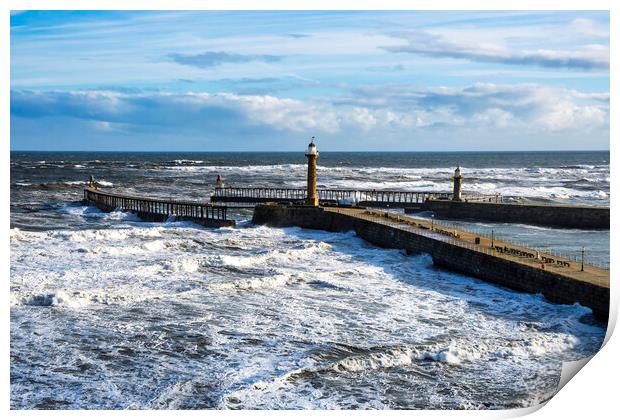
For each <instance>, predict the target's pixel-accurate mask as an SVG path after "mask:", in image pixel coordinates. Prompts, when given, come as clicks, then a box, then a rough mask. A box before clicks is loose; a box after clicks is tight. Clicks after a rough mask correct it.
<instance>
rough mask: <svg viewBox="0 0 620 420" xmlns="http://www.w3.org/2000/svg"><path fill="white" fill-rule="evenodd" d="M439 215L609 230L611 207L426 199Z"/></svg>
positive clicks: (425, 206)
mask: <svg viewBox="0 0 620 420" xmlns="http://www.w3.org/2000/svg"><path fill="white" fill-rule="evenodd" d="M423 209H424V210H426V211H432V212H433V213H435V215H436V216H437V217H439V218H446V219H470V220H486V221H491V222H506V223H525V224H531V225H542V226H553V227H563V228H577V229H609V207H594V206H562V205H551V204H507V203H485V202H463V201H460V202H459V201H451V200H427V201H426V203H424V206H423Z"/></svg>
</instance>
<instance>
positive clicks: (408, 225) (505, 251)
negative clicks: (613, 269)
mask: <svg viewBox="0 0 620 420" xmlns="http://www.w3.org/2000/svg"><path fill="white" fill-rule="evenodd" d="M329 211H333V212H336V213H340V214H348V215H354V216H355V217H358V218H361V219H364V220H368V221H372V222H375V223H380V224H382V225H385V226H389V227H392V228H397V229H401V230H405V231H408V232H411V233H415V234H416V235H421V236H424V237H427V238H431V239H434V240H438V241H442V242H446V243H449V244H451V245H455V246H459V247H463V248H467V249H470V250H473V251H477V252H481V253H484V254H487V255H493V256H498V255H500V254H501V255H502V256H504V257H507V258H514V259H517V260H526V261H528V262H530V263H533V264H540V263H547V264H549V265H551V266H554V267H556V268H571V267H572V268H573V269H577V270H579V268H580V267H581V263H582V262H583V264H584V265H588V266H591V267H594V268H597V269H603V270H608V269H609V265H606V264H602V263H600V262H598V261H595V260H591V259H585V258H584V259H583V260H582V259H581V258H580V256H581V249H580V250H579V251H578V254H568V253H566V252H556V251H553V250H550V249H549V248H540V247H532V246H529V245H527V244H525V243H521V242H511V241H510V240H507V239H504V238H501V237H498V236H496V235H494V234H489V232H482V231H480V230H476V229H467V230H465V229H463V228H461V227H457V226H456V225H455V224H449V223H445V222H443V221H442V222H438V221H436V220H434V219H431V220H425V219H424V220H420V219H417V220H414V219H412V218H410V217H407V216H402V215H400V214H399V213H394V212H387V211H377V210H370V209H367V210H364V211H356V212H355V213H354V214H352V212H351V210H349V209H344V208H329ZM463 234H467V235H471V236H472V237H473V238H476V237H477V238H484V239H485V240H486V242H487V245H483V244H476V243H475V242H473V243H472V242H471V241H469V240H465V239H462V238H461V235H463ZM496 245H497V246H496Z"/></svg>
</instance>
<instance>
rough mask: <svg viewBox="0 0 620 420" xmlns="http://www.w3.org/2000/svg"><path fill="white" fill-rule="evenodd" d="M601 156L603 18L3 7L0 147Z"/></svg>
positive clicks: (605, 76) (604, 144) (605, 81)
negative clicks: (7, 132)
mask: <svg viewBox="0 0 620 420" xmlns="http://www.w3.org/2000/svg"><path fill="white" fill-rule="evenodd" d="M311 136H316V137H317V139H318V141H319V145H320V146H321V148H322V149H323V150H580V149H609V14H608V13H607V12H572V11H570V12H569V11H564V12H336V11H327V12H276V11H259V12H217V11H213V12H209V11H203V12H182V11H157V12H155V11H152V12H129V11H122V12H121V11H117V12H94V11H82V12H54V11H28V12H12V13H11V149H12V150H196V151H199V150H298V149H299V147H300V144H304V143H305V142H306V141H307V139H309V138H310V137H311Z"/></svg>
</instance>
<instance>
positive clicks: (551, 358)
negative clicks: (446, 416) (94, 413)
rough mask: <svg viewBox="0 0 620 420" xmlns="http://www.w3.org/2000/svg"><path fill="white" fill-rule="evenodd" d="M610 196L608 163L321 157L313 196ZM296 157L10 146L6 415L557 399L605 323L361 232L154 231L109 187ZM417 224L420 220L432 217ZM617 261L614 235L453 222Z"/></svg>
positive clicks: (246, 218) (249, 172)
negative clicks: (108, 194) (90, 189)
mask: <svg viewBox="0 0 620 420" xmlns="http://www.w3.org/2000/svg"><path fill="white" fill-rule="evenodd" d="M457 165H460V166H461V168H462V172H463V175H464V176H465V179H464V190H466V191H473V192H481V193H495V192H501V193H502V195H503V196H505V197H506V199H507V200H511V201H532V202H559V203H578V204H594V205H607V206H608V205H609V181H610V179H609V177H610V170H609V153H608V152H553V153H551V152H532V153H336V152H333V153H328V152H325V153H321V156H320V158H319V167H318V183H319V186H320V187H327V188H330V187H332V188H351V189H378V190H379V189H399V190H435V189H436V190H445V191H449V190H450V188H451V179H450V177H451V176H452V173H453V171H454V168H455V167H456V166H457ZM305 171H306V166H305V157H304V155H303V152H299V153H90V152H89V153H86V152H84V153H78V152H54V153H43V152H37V153H34V152H12V153H11V181H10V182H11V203H10V205H11V230H10V235H11V239H10V250H11V256H10V259H11V278H10V297H11V331H10V335H11V344H10V346H11V367H10V371H11V386H10V390H11V408H13V409H152V408H155V409H159V408H161V409H207V408H213V409H238V408H245V409H284V408H287V409H298V408H299V409H302V408H308V409H332V408H333V409H339V408H341V409H366V408H373V409H418V408H420V409H422V408H424V409H477V408H482V409H501V408H516V407H528V406H531V405H534V404H537V403H539V402H543V401H546V400H548V399H549V398H550V397H552V396H553V394H554V392H555V391H556V387H557V385H558V381H559V378H560V370H561V365H562V362H565V361H573V360H578V359H581V358H584V357H588V356H591V355H592V354H594V353H595V352H596V351H597V350H598V349H599V347H600V345H601V344H602V341H603V338H604V335H605V327H606V326H605V325H603V324H601V323H600V322H598V321H596V320H595V319H594V318H593V317H592V315H591V311H590V310H589V309H588V308H585V307H582V306H580V305H578V304H575V305H557V304H552V303H549V302H547V301H546V300H545V299H544V298H543V297H542V296H541V295H530V294H523V293H517V292H514V291H510V290H508V289H505V288H502V287H498V286H494V285H491V284H487V283H484V282H482V281H479V280H476V279H474V278H470V277H467V276H463V275H460V274H455V273H453V272H450V271H447V270H443V269H440V268H437V267H434V266H433V264H432V261H431V258H430V257H429V256H428V255H417V256H407V255H405V254H404V253H403V252H401V251H399V250H388V249H381V248H378V247H375V246H373V245H370V244H369V243H366V242H364V241H363V240H361V239H359V238H357V237H356V236H355V234H354V233H328V232H322V231H313V230H302V229H298V228H286V229H276V228H270V227H265V226H253V225H252V224H251V223H250V219H251V210H238V211H235V212H233V217H234V218H235V219H236V220H237V221H238V224H237V227H236V228H221V229H209V228H205V227H202V226H198V225H195V224H192V223H189V222H177V221H174V220H169V221H167V222H165V223H148V222H142V221H141V220H140V219H138V218H137V217H136V216H135V215H131V214H126V213H121V212H112V213H107V214H106V213H102V212H101V211H99V210H98V209H96V208H93V207H86V206H83V205H81V203H80V201H79V200H80V199H81V197H82V188H83V186H84V183H85V181H86V180H87V179H88V177H89V175H93V176H95V178H96V179H97V181H98V182H99V183H100V185H102V188H105V189H109V190H111V191H119V192H121V191H122V192H126V193H130V194H135V195H149V196H158V197H176V198H189V199H192V200H204V201H207V200H208V199H209V196H210V195H211V193H212V191H213V188H214V186H215V179H216V177H217V175H218V174H219V175H221V176H223V177H224V179H225V182H226V183H227V184H228V185H234V186H279V187H303V186H304V185H305ZM422 216H424V215H422ZM445 223H452V224H456V225H458V226H459V227H462V228H467V229H472V230H476V231H479V232H481V233H485V232H487V233H488V232H489V231H490V230H491V229H493V230H494V232H495V235H496V237H503V238H507V239H508V238H510V239H511V240H512V241H514V242H520V243H523V244H526V245H529V246H536V247H541V248H549V249H550V250H552V251H554V252H559V253H563V254H564V255H568V256H576V255H578V254H579V255H580V251H581V247H582V246H585V247H586V259H587V260H588V261H589V262H591V263H594V264H598V265H603V266H606V265H608V264H609V231H597V230H592V231H585V230H574V229H573V230H570V229H551V228H545V227H535V226H527V225H515V224H501V223H475V222H467V221H452V222H445Z"/></svg>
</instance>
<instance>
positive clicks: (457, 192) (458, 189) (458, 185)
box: [452, 166, 463, 201]
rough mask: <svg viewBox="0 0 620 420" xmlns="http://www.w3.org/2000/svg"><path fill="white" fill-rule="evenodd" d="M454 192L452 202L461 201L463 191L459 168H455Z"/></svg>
mask: <svg viewBox="0 0 620 420" xmlns="http://www.w3.org/2000/svg"><path fill="white" fill-rule="evenodd" d="M452 179H454V190H453V194H452V200H453V201H462V199H461V193H462V191H463V175H461V167H460V166H457V167H456V170H455V171H454V177H453V178H452Z"/></svg>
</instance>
